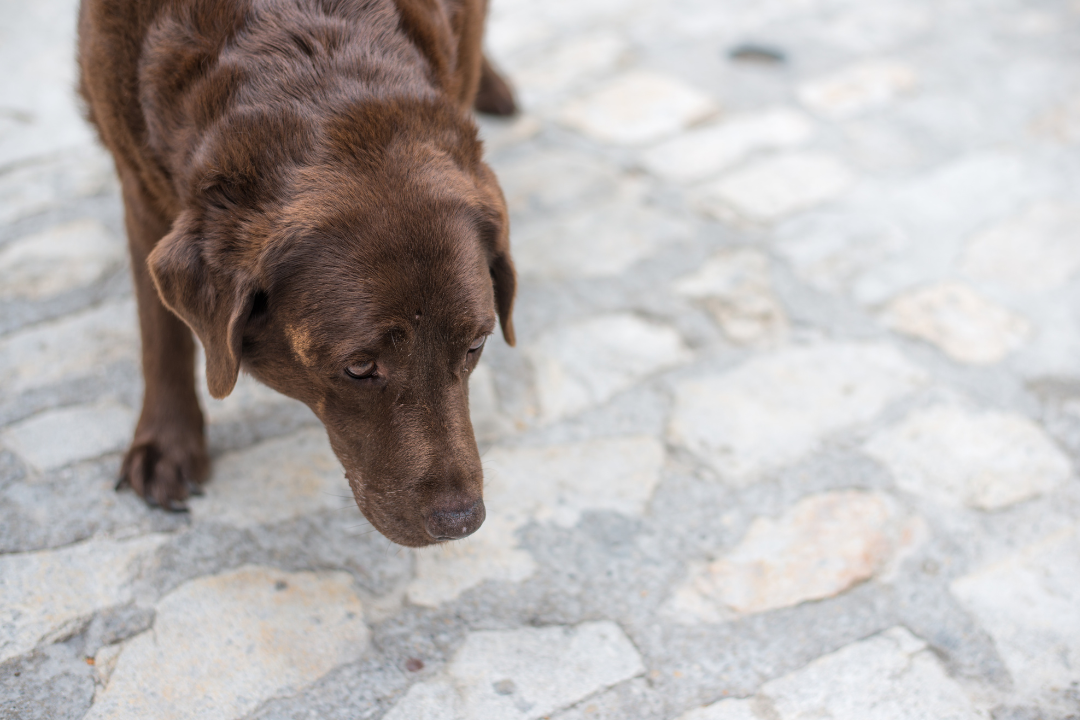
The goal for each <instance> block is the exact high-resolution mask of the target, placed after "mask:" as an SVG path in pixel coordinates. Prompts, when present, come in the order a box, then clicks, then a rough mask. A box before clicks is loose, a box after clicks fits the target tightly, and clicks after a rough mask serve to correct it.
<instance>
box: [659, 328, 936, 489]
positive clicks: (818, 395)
mask: <svg viewBox="0 0 1080 720" xmlns="http://www.w3.org/2000/svg"><path fill="white" fill-rule="evenodd" d="M925 380H926V375H925V373H924V372H923V371H922V370H921V369H920V368H919V367H917V366H916V365H913V364H912V363H911V362H909V361H908V360H906V359H905V358H904V357H903V356H902V355H900V354H899V353H898V352H896V350H894V349H893V348H892V347H889V346H887V345H865V344H843V345H841V344H822V345H817V346H809V347H793V348H786V349H783V350H778V351H776V352H774V353H772V354H767V355H761V356H759V357H757V358H755V359H753V360H750V361H749V362H747V363H745V364H744V365H742V366H740V367H738V368H736V369H734V370H731V371H729V372H726V373H723V374H719V375H711V376H706V377H702V378H700V379H693V380H686V381H683V382H682V383H680V384H679V385H678V386H677V387H676V391H675V407H674V409H673V412H672V419H671V425H670V429H669V432H670V436H671V439H672V440H673V441H674V442H676V443H678V444H680V445H682V446H684V447H686V448H687V449H688V450H690V451H691V452H694V453H695V454H697V455H699V456H700V457H701V458H702V459H703V460H705V461H706V462H708V463H709V464H710V465H711V466H712V467H713V468H714V469H715V471H716V472H717V473H719V474H720V476H721V477H723V478H725V479H727V480H729V481H731V482H734V483H737V484H745V483H749V482H753V481H754V480H757V479H759V478H760V476H761V474H762V473H765V472H769V471H772V470H776V469H779V468H781V467H783V466H784V465H787V464H789V463H792V462H794V461H796V460H798V459H799V458H801V457H802V456H804V455H806V454H808V453H810V452H812V451H813V450H814V449H815V448H816V447H817V446H818V445H819V443H820V442H821V441H822V440H824V439H825V438H826V437H827V436H829V435H830V434H832V433H836V432H839V431H842V430H844V429H845V428H849V427H852V426H855V425H857V424H858V423H860V422H867V421H870V420H873V419H874V417H875V416H876V415H877V414H878V413H879V412H881V410H883V409H884V408H885V406H886V405H887V404H888V403H890V402H892V401H894V400H897V399H899V398H901V397H903V396H904V395H906V394H908V393H910V392H912V391H913V390H915V389H916V388H918V387H919V385H921V384H922V383H923V382H925Z"/></svg>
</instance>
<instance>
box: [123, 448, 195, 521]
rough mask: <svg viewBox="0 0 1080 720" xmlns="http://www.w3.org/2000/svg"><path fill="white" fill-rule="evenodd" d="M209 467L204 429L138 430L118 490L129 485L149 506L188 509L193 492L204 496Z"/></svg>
mask: <svg viewBox="0 0 1080 720" xmlns="http://www.w3.org/2000/svg"><path fill="white" fill-rule="evenodd" d="M209 469H210V460H209V457H208V456H207V454H206V443H205V441H204V439H203V434H202V431H201V429H200V430H199V431H198V432H191V431H178V430H174V431H172V432H169V431H159V432H153V431H149V432H136V433H135V441H134V442H133V443H132V444H131V448H130V449H129V450H128V452H127V455H126V456H125V457H124V463H123V465H121V466H120V480H119V482H117V484H116V489H117V490H119V489H120V488H122V487H124V486H125V485H126V486H129V487H130V488H131V489H132V490H134V491H135V494H136V495H138V496H139V497H141V498H143V499H144V500H146V503H147V505H150V506H151V507H153V506H159V507H162V508H164V509H166V510H169V511H171V512H186V511H187V504H186V502H185V501H186V500H187V499H188V496H190V495H201V494H202V489H201V485H202V483H203V482H205V480H206V477H207V474H208V471H209Z"/></svg>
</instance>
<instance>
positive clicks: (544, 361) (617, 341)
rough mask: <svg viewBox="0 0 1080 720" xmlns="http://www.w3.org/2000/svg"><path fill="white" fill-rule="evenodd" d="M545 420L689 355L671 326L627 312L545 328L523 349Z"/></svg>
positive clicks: (581, 407) (583, 407) (575, 410)
mask: <svg viewBox="0 0 1080 720" xmlns="http://www.w3.org/2000/svg"><path fill="white" fill-rule="evenodd" d="M526 353H527V355H528V357H529V359H530V361H531V362H532V364H533V368H534V369H535V371H536V390H537V395H538V397H539V400H540V415H541V418H542V419H543V420H545V421H549V422H550V421H554V420H557V419H559V418H563V417H567V416H570V415H575V414H577V413H580V412H581V411H583V410H586V409H588V408H590V407H593V406H595V405H600V404H602V403H604V402H606V401H608V400H609V399H611V398H612V397H613V396H614V395H616V394H617V393H619V392H621V391H623V390H625V389H627V388H629V387H631V386H632V385H633V384H634V383H636V382H638V381H640V380H643V379H645V378H647V377H649V376H653V375H656V374H657V373H659V372H661V371H663V370H666V369H668V368H671V367H675V366H676V365H680V364H682V363H685V362H687V361H688V360H689V359H690V351H689V350H688V349H687V348H686V346H685V345H684V344H683V341H682V338H681V337H679V334H678V333H677V332H675V330H673V329H671V328H669V327H665V326H663V325H659V324H656V323H653V322H649V321H646V320H642V319H641V318H639V317H637V316H635V315H632V314H630V313H615V314H611V315H601V316H597V317H593V318H590V319H588V320H584V321H581V322H578V323H574V324H572V325H565V326H561V327H557V328H555V329H553V330H549V331H548V332H546V333H544V334H543V335H541V336H540V337H538V338H537V340H536V342H535V343H534V344H533V345H532V346H530V347H528V348H527V349H526Z"/></svg>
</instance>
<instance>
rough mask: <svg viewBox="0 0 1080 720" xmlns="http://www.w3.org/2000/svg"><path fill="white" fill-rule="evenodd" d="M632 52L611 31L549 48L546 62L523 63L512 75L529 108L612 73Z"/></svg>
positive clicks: (545, 52) (543, 56)
mask: <svg viewBox="0 0 1080 720" xmlns="http://www.w3.org/2000/svg"><path fill="white" fill-rule="evenodd" d="M627 50H628V45H627V42H626V39H625V38H624V37H623V36H622V35H620V34H617V33H614V32H611V31H610V30H601V31H598V32H594V33H589V34H587V35H583V36H579V37H576V38H571V39H569V40H567V41H566V42H564V43H560V44H558V45H556V46H555V48H554V49H551V48H545V49H544V50H543V51H542V52H541V55H542V61H539V62H538V61H536V60H535V59H534V60H533V61H532V62H528V63H524V64H522V66H521V68H520V69H519V70H517V71H516V72H514V73H512V81H513V83H514V88H515V89H516V90H517V91H518V93H519V94H521V95H522V98H523V101H524V103H525V105H526V106H532V105H534V104H535V105H539V103H540V101H542V100H543V99H545V98H548V97H550V96H552V95H554V94H556V93H562V92H565V91H566V90H568V89H570V88H572V87H574V86H575V85H579V84H581V83H582V81H584V80H587V79H588V78H590V77H595V76H596V75H599V74H601V73H604V72H607V71H609V70H612V69H613V68H615V67H616V65H618V63H619V60H620V59H622V58H623V57H624V56H625V55H626V53H627Z"/></svg>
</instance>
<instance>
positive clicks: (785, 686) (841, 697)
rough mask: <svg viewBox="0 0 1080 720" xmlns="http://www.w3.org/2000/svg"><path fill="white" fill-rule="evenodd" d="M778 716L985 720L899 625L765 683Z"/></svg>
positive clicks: (788, 719) (792, 719) (765, 696)
mask: <svg viewBox="0 0 1080 720" xmlns="http://www.w3.org/2000/svg"><path fill="white" fill-rule="evenodd" d="M758 697H759V698H761V699H762V700H764V701H765V703H767V704H768V705H771V706H772V707H771V709H772V710H773V713H774V714H772V715H770V716H769V717H773V718H779V719H780V720H819V719H821V718H829V719H830V720H928V719H929V718H935V719H938V720H946V719H948V720H977V719H983V720H988V718H989V714H988V713H986V712H984V711H981V710H979V709H977V708H975V707H974V706H973V705H972V703H971V701H970V700H969V699H968V697H967V695H966V694H965V693H964V690H963V689H962V688H961V687H960V685H959V684H958V683H957V682H956V681H955V680H953V679H952V678H950V677H949V675H948V673H946V672H945V669H944V668H943V667H942V666H941V662H940V661H939V660H938V659H937V657H936V656H935V655H934V653H933V652H932V651H931V650H930V649H929V648H927V647H926V644H925V643H924V642H923V641H921V640H919V639H918V638H916V637H915V636H913V635H912V634H911V633H910V632H908V631H907V630H906V629H904V628H902V627H894V628H892V629H890V630H886V631H885V632H883V633H881V634H879V635H875V636H873V637H871V638H868V639H866V640H862V641H860V642H857V643H852V644H851V645H848V646H847V647H843V648H841V649H840V650H837V651H836V652H834V653H830V654H828V655H824V656H822V657H820V658H818V659H817V660H814V661H813V662H812V663H810V664H809V665H807V666H806V667H804V668H801V669H799V670H796V671H795V672H793V673H791V674H790V675H786V676H784V677H781V678H778V679H776V680H772V681H770V682H767V683H765V684H764V685H762V686H761V688H760V690H758Z"/></svg>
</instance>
